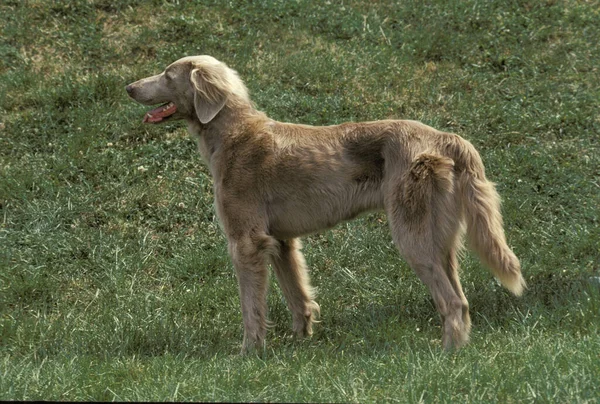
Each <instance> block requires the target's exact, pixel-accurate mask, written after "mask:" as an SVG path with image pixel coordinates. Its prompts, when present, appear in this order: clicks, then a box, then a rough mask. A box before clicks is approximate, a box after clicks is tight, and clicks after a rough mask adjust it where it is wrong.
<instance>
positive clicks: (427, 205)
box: [386, 154, 470, 349]
mask: <svg viewBox="0 0 600 404" xmlns="http://www.w3.org/2000/svg"><path fill="white" fill-rule="evenodd" d="M397 180H398V181H396V182H391V183H389V184H388V187H387V189H388V191H387V195H386V213H387V215H388V219H389V222H390V225H391V230H392V236H393V239H394V242H395V243H396V245H397V246H398V248H399V250H400V253H401V254H402V255H403V256H404V258H405V259H406V260H407V261H408V263H409V265H410V266H411V267H412V268H413V270H414V271H415V273H416V274H417V276H418V277H419V278H420V279H421V281H422V282H423V283H425V285H427V287H428V288H429V291H430V293H431V295H432V297H433V300H434V302H435V305H436V307H437V310H438V312H439V313H440V316H441V318H442V322H443V330H444V331H443V336H442V345H443V346H444V348H445V349H450V348H453V347H454V348H458V347H460V346H462V345H464V344H465V343H466V342H467V341H468V338H469V328H470V325H469V323H470V321H469V319H468V303H467V301H466V298H464V294H463V293H462V287H461V286H460V282H459V280H458V273H457V270H458V263H457V261H456V256H455V250H456V247H457V246H456V244H457V240H458V239H459V238H458V235H459V232H460V220H461V217H462V215H461V211H460V206H459V204H458V202H457V198H456V197H455V194H454V175H453V162H452V160H451V159H448V158H446V157H442V156H437V155H431V154H421V155H419V156H417V158H415V160H414V161H413V162H412V165H411V167H410V169H409V171H408V172H407V173H405V174H404V175H403V176H402V177H401V178H399V179H397ZM465 313H467V314H465ZM465 320H466V321H465Z"/></svg>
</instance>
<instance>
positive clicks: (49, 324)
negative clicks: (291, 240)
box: [0, 0, 600, 403]
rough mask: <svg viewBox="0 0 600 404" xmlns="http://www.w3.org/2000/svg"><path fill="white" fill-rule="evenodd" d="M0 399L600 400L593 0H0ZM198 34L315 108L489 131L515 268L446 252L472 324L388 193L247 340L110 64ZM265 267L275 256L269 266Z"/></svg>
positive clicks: (150, 70)
mask: <svg viewBox="0 0 600 404" xmlns="http://www.w3.org/2000/svg"><path fill="white" fill-rule="evenodd" d="M0 14H1V15H2V18H1V19H0V32H1V33H0V400H39V399H46V400H100V401H105V400H106V401H110V400H125V401H128V400H144V401H156V400H160V401H163V400H178V401H188V400H192V401H294V402H388V401H389V402H395V401H398V402H486V403H487V402H503V403H504V402H597V401H598V400H600V387H599V386H598V380H600V208H599V206H600V113H599V105H600V72H599V70H598V69H599V67H598V66H600V3H599V2H598V1H597V0H591V1H585V0H544V1H525V0H520V1H511V2H503V1H482V0H464V1H458V0H450V1H441V0H438V1H425V2H421V1H416V0H410V1H405V2H393V1H384V0H381V1H373V0H368V1H367V0H365V1H359V0H350V1H343V2H341V1H333V0H332V1H308V0H290V1H283V0H257V1H251V2H250V1H243V0H231V1H227V2H225V1H216V0H213V1H166V0H165V1H161V0H154V1H137V0H127V1H121V2H112V1H107V0H77V1H35V0H31V1H21V0H19V1H14V0H6V1H2V3H1V4H0ZM194 54H208V55H212V56H214V57H216V58H217V59H220V60H222V61H224V62H226V63H227V64H228V65H230V66H231V67H233V68H234V69H236V70H237V71H238V72H239V74H240V76H241V77H242V78H243V79H244V80H245V82H246V84H247V86H248V88H249V90H250V93H251V96H252V98H253V100H254V101H255V103H256V105H257V107H258V108H259V109H260V110H262V111H265V112H266V113H267V114H268V115H269V116H271V117H272V118H274V119H277V120H281V121H289V122H297V123H306V124H313V125H327V124H336V123H341V122H345V121H362V120H376V119H387V118H402V119H413V120H420V121H422V122H424V123H426V124H429V125H432V126H434V127H436V128H438V129H442V130H446V131H451V132H454V133H457V134H459V135H461V136H463V137H465V138H466V139H468V140H469V141H471V142H472V143H473V144H474V145H475V146H476V147H477V148H478V150H479V151H480V153H481V155H482V158H483V160H484V163H485V165H486V169H487V175H488V177H489V178H490V179H491V180H492V181H494V182H496V183H497V187H498V191H499V193H500V195H501V196H502V198H503V215H504V220H505V229H506V233H507V239H508V242H509V244H510V245H511V247H512V248H513V249H514V251H515V253H516V254H517V256H518V257H519V258H520V259H521V263H522V266H523V273H524V276H525V279H526V280H527V282H528V285H529V288H528V289H527V291H526V293H525V294H524V296H523V297H521V298H516V297H514V296H512V295H510V293H508V292H507V291H506V290H504V289H502V288H501V287H500V286H499V284H498V283H497V282H496V281H495V280H494V279H493V278H492V276H491V275H490V273H489V271H487V270H486V269H485V268H483V267H482V265H481V264H480V262H479V261H478V260H477V259H476V257H474V256H473V255H471V254H466V255H465V257H464V258H463V259H462V260H461V264H462V280H463V286H464V289H465V293H466V295H467V298H468V299H469V302H470V306H471V316H472V318H473V332H472V336H471V337H472V338H471V343H470V344H469V345H468V346H467V347H465V348H464V349H462V350H460V351H458V352H454V353H444V352H443V351H442V349H441V341H440V338H441V327H440V321H439V318H438V315H437V313H436V310H435V307H434V305H433V302H432V299H431V297H430V295H429V293H428V292H427V290H426V288H425V286H423V285H422V284H421V283H420V281H419V280H418V279H417V277H416V276H415V275H414V273H412V271H411V270H410V268H409V267H408V266H407V265H406V263H405V262H404V261H403V260H402V259H401V257H400V256H399V254H398V252H397V250H396V249H395V248H394V246H393V245H392V242H391V236H390V234H389V231H388V226H387V221H386V218H385V216H384V215H383V214H382V213H377V212H375V213H370V214H367V215H364V216H362V217H360V218H359V219H357V220H355V221H353V222H348V223H343V224H341V225H339V226H337V227H335V228H334V229H332V230H330V231H325V232H322V233H319V234H315V235H312V236H309V237H306V238H305V239H304V245H305V247H304V252H305V256H306V260H307V262H308V264H309V266H310V269H311V278H312V282H313V284H314V286H316V287H317V293H318V298H317V301H318V303H319V304H320V305H321V318H320V319H321V323H319V324H316V326H315V333H314V335H313V336H312V337H311V338H309V339H306V340H301V341H299V340H296V339H295V338H293V335H292V331H291V315H290V313H289V312H288V310H287V307H286V304H285V302H284V300H283V297H282V294H281V291H280V290H279V288H278V286H277V284H276V282H275V281H274V280H273V279H272V280H271V287H270V292H269V297H268V300H269V319H270V320H271V321H272V323H273V327H272V328H270V329H269V332H268V336H267V348H266V350H265V352H263V353H262V354H260V355H249V356H240V355H239V350H240V345H241V339H242V322H241V313H240V309H239V300H238V292H237V283H236V279H235V274H234V271H233V267H232V264H231V262H230V260H229V258H228V256H227V247H226V241H225V238H224V236H223V235H222V233H221V230H220V228H219V224H218V220H217V218H216V216H215V210H214V207H213V204H212V196H213V195H212V182H211V178H210V176H209V175H208V171H207V169H206V167H205V166H204V165H203V163H202V161H201V158H200V156H199V154H198V153H197V151H196V146H195V144H194V142H193V140H192V139H191V138H190V137H189V136H188V134H187V131H186V128H185V125H184V124H181V123H168V124H166V125H162V126H149V125H142V124H141V120H142V117H143V114H144V112H145V109H146V108H145V107H143V106H140V105H139V104H136V103H134V102H132V101H131V100H130V99H129V98H128V97H127V94H126V93H125V91H124V87H125V85H126V84H128V83H130V82H132V81H134V80H137V79H139V78H142V77H145V76H148V75H151V74H156V73H158V72H160V71H161V70H162V69H163V68H164V67H165V66H166V65H167V64H169V63H171V62H173V61H174V60H176V59H178V58H180V57H182V56H186V55H194ZM273 278H274V277H273Z"/></svg>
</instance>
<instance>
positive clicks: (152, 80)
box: [125, 56, 249, 124]
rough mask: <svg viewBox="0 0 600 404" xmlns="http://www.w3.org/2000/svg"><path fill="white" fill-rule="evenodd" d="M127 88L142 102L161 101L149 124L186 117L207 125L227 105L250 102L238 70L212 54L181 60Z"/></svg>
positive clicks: (147, 119)
mask: <svg viewBox="0 0 600 404" xmlns="http://www.w3.org/2000/svg"><path fill="white" fill-rule="evenodd" d="M125 89H126V90H127V93H128V94H129V96H130V97H131V98H133V99H134V100H136V101H137V102H139V103H141V104H144V105H156V104H161V105H160V106H159V107H158V108H155V109H153V110H151V111H148V112H147V113H146V115H145V116H144V122H146V123H160V122H165V121H167V120H177V119H185V120H191V121H200V122H201V123H203V124H206V123H208V122H210V121H212V120H213V119H214V117H215V116H217V114H218V113H219V112H220V111H221V110H222V109H223V108H224V107H225V106H227V105H238V104H241V103H249V99H248V91H247V90H246V87H245V86H244V84H243V83H242V81H241V80H240V78H239V77H238V75H237V73H236V72H235V71H234V70H232V69H230V68H229V67H227V66H226V65H225V64H224V63H221V62H219V61H218V60H216V59H215V58H213V57H211V56H190V57H185V58H182V59H179V60H178V61H176V62H174V63H173V64H171V65H169V66H168V67H167V68H166V69H165V71H164V72H162V73H160V74H157V75H156V76H151V77H147V78H144V79H141V80H138V81H136V82H134V83H131V84H129V85H128V86H127V87H126V88H125Z"/></svg>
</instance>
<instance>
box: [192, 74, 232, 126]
mask: <svg viewBox="0 0 600 404" xmlns="http://www.w3.org/2000/svg"><path fill="white" fill-rule="evenodd" d="M191 80H192V84H193V85H194V107H195V108H196V115H197V116H198V119H199V120H200V122H202V123H204V124H206V123H209V122H210V121H212V120H213V118H214V117H215V116H216V115H217V114H218V113H219V112H220V111H221V109H223V107H224V106H225V103H226V102H227V96H226V95H225V94H223V92H222V91H221V90H220V89H219V88H217V87H216V86H215V85H214V84H212V83H211V80H210V77H208V76H207V74H206V73H204V72H203V71H202V70H200V69H194V70H192V75H191Z"/></svg>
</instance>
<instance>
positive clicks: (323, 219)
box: [268, 187, 383, 240]
mask: <svg viewBox="0 0 600 404" xmlns="http://www.w3.org/2000/svg"><path fill="white" fill-rule="evenodd" d="M353 191H355V192H345V193H344V194H343V195H339V196H336V195H324V194H321V195H311V196H308V195H303V196H304V197H302V198H296V199H294V200H291V199H288V200H274V201H272V202H271V203H270V204H269V206H268V215H269V232H270V234H271V235H272V236H273V237H276V238H278V239H282V240H285V239H290V238H294V237H299V236H303V235H307V234H311V233H315V232H318V231H319V230H324V229H329V228H331V227H333V226H335V225H336V224H338V223H340V222H342V221H346V220H351V219H354V218H355V217H356V216H358V215H360V214H361V213H363V212H367V211H371V210H377V209H382V208H383V195H382V193H381V192H380V190H379V189H378V188H375V187H373V188H371V189H361V190H360V191H359V192H357V190H353Z"/></svg>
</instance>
